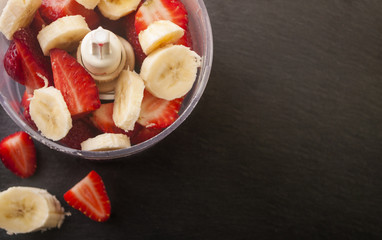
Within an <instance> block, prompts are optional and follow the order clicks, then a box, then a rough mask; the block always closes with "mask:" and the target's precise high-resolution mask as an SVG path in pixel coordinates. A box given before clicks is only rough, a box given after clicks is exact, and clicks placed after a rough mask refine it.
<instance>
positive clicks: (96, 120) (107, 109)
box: [90, 102, 139, 137]
mask: <svg viewBox="0 0 382 240" xmlns="http://www.w3.org/2000/svg"><path fill="white" fill-rule="evenodd" d="M113 107H114V103H113V102H111V103H103V104H101V107H100V108H98V109H97V110H95V111H94V112H93V113H92V114H91V116H90V121H91V122H92V123H93V125H94V126H95V127H96V128H97V129H99V130H100V131H102V132H103V133H122V134H125V135H127V136H128V137H131V136H132V135H134V134H135V132H136V128H135V127H136V125H139V124H136V125H135V127H134V129H133V130H131V131H128V132H125V130H123V129H121V128H119V127H117V126H116V125H115V123H114V120H113Z"/></svg>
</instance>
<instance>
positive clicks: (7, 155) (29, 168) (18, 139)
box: [0, 132, 36, 178]
mask: <svg viewBox="0 0 382 240" xmlns="http://www.w3.org/2000/svg"><path fill="white" fill-rule="evenodd" d="M0 157H1V161H2V162H3V163H4V165H5V167H7V168H8V169H9V170H11V171H12V172H13V173H14V174H16V175H18V176H19V177H22V178H27V177H30V176H32V175H33V174H34V172H35V170H36V149H35V146H34V143H33V141H32V138H31V137H30V136H29V135H28V134H27V133H25V132H16V133H14V134H11V135H9V136H8V137H6V138H4V139H3V140H2V141H1V142H0Z"/></svg>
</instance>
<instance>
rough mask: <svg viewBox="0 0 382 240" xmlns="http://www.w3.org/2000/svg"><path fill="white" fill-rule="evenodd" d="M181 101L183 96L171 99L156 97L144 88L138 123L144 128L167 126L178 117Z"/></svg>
mask: <svg viewBox="0 0 382 240" xmlns="http://www.w3.org/2000/svg"><path fill="white" fill-rule="evenodd" d="M182 101H183V98H177V99H174V100H171V101H168V100H164V99H161V98H157V97H155V96H153V95H152V94H151V93H150V92H148V91H146V90H145V91H144V95H143V100H142V105H141V112H140V114H139V119H138V123H139V124H141V125H142V126H144V127H146V128H154V129H158V128H165V127H168V126H170V125H171V124H172V123H173V122H174V121H175V120H176V119H177V118H178V112H179V109H180V107H181V105H182Z"/></svg>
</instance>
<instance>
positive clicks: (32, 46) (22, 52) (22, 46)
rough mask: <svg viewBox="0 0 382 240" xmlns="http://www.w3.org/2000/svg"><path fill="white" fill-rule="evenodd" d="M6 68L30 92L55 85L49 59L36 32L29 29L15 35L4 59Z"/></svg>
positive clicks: (23, 29) (19, 31)
mask: <svg viewBox="0 0 382 240" xmlns="http://www.w3.org/2000/svg"><path fill="white" fill-rule="evenodd" d="M4 68H5V70H6V72H7V73H8V75H9V76H10V77H11V78H13V79H14V80H15V81H17V82H19V83H20V84H23V85H25V86H26V87H27V89H28V90H29V91H30V92H32V91H33V90H34V89H37V88H41V87H43V86H45V84H48V85H52V83H53V76H52V70H51V67H50V64H49V58H47V57H45V56H44V55H43V53H42V51H41V48H40V45H39V43H38V41H37V38H36V34H35V32H34V31H32V30H31V29H29V28H22V29H20V30H18V31H17V32H15V33H14V35H13V41H12V42H11V43H10V45H9V48H8V50H7V53H6V54H5V57H4Z"/></svg>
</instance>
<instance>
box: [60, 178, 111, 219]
mask: <svg viewBox="0 0 382 240" xmlns="http://www.w3.org/2000/svg"><path fill="white" fill-rule="evenodd" d="M64 199H65V201H66V202H67V203H68V204H69V205H70V206H72V207H73V208H75V209H77V210H80V211H81V212H82V213H83V214H85V215H86V216H88V217H89V218H90V219H92V220H94V221H98V222H104V221H106V220H107V219H109V217H110V212H111V206H110V200H109V196H108V195H107V193H106V189H105V185H104V183H103V181H102V178H101V177H100V176H99V175H98V173H96V172H95V171H91V172H90V173H89V174H88V175H87V176H86V177H85V178H84V179H82V180H81V181H80V182H78V183H77V184H76V185H74V187H72V188H71V189H70V190H69V191H67V192H66V193H65V194H64Z"/></svg>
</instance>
